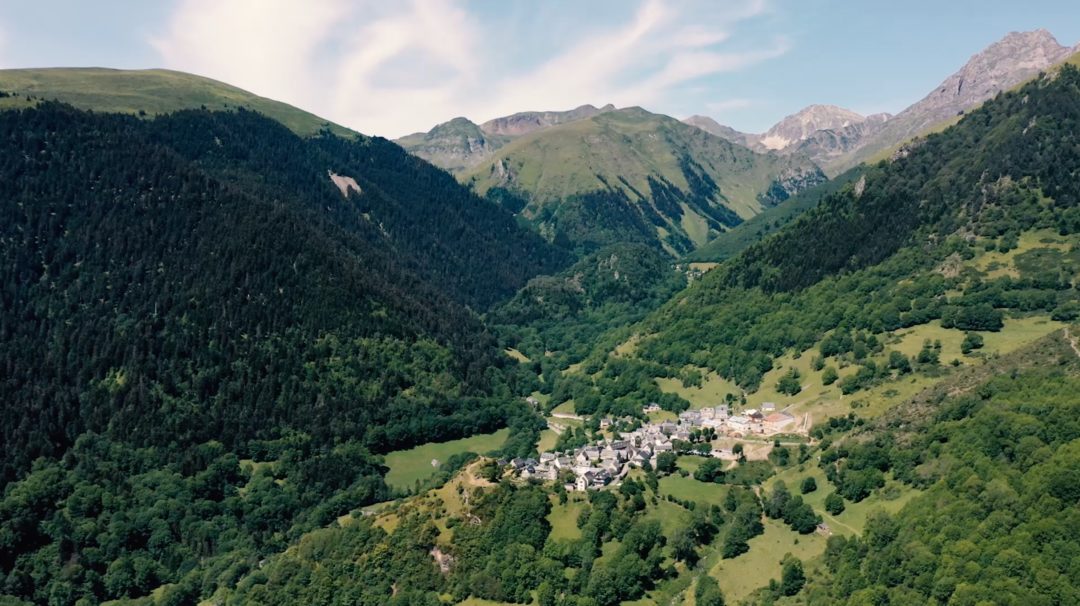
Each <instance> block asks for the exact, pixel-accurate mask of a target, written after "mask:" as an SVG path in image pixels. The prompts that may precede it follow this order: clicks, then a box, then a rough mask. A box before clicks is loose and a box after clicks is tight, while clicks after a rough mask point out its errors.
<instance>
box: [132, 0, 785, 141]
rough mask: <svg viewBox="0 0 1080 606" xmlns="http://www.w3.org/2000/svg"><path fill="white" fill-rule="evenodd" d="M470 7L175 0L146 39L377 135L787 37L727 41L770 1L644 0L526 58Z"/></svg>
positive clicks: (585, 89)
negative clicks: (510, 60) (512, 61)
mask: <svg viewBox="0 0 1080 606" xmlns="http://www.w3.org/2000/svg"><path fill="white" fill-rule="evenodd" d="M529 6H530V5H524V7H525V8H526V9H528V8H529ZM617 6H619V7H621V6H623V5H622V4H619V5H617ZM519 8H521V7H519ZM476 9H477V5H470V4H468V3H464V2H461V1H458V0H412V1H411V2H408V3H402V4H398V3H384V2H378V1H377V0H366V1H363V2H353V1H349V0H311V1H306V2H305V1H301V0H183V1H182V2H181V4H180V5H179V6H178V7H177V9H176V10H175V12H174V13H173V15H172V16H171V19H170V21H169V24H168V26H167V27H166V29H165V31H164V32H163V33H162V34H160V35H158V36H156V37H155V38H154V39H153V40H152V44H153V46H154V47H155V48H156V49H157V50H158V52H159V54H160V55H161V58H162V60H163V61H164V63H165V65H166V66H167V67H171V68H174V69H180V70H185V71H191V72H195V73H199V74H202V75H206V76H210V77H214V78H218V79H221V80H224V81H226V82H229V83H231V84H235V85H237V86H241V87H243V88H247V89H249V90H251V91H253V92H256V93H258V94H261V95H265V96H268V97H273V98H276V99H280V100H282V101H286V102H289V103H293V104H296V105H299V106H301V107H303V108H305V109H308V110H310V111H313V112H315V113H318V114H320V115H323V116H325V117H327V118H330V119H332V120H335V121H337V122H340V123H342V124H345V125H347V126H350V127H353V128H355V129H357V130H360V131H361V132H366V133H372V134H381V135H386V136H400V135H402V134H406V133H408V132H413V131H416V130H426V129H428V128H430V127H431V126H433V125H434V124H435V123H437V122H442V121H444V120H447V119H449V118H451V117H454V116H458V115H465V116H468V117H469V118H471V119H473V120H476V121H483V120H486V119H488V118H492V117H495V116H499V115H504V114H507V113H512V112H515V111H522V110H527V109H566V108H570V107H574V106H576V105H580V104H583V103H598V104H599V103H608V102H611V103H615V104H616V105H652V104H662V103H663V102H664V101H665V99H666V98H667V97H669V96H670V95H672V94H673V89H675V88H676V87H678V86H682V85H686V84H688V83H691V82H693V81H694V80H696V79H700V78H703V77H708V76H711V75H714V74H718V73H722V72H729V71H734V70H738V69H742V68H745V67H747V66H750V65H753V64H755V63H758V62H761V61H765V60H767V59H769V58H772V57H775V56H778V55H780V54H782V53H784V52H786V51H787V48H788V47H787V44H786V42H785V41H784V40H783V39H782V38H775V39H774V41H773V42H771V43H760V42H757V43H754V44H753V45H752V46H751V47H750V48H745V49H741V50H727V49H725V48H724V47H725V45H727V44H729V42H730V41H731V39H732V37H733V35H734V33H736V32H735V28H736V26H737V25H738V24H739V23H740V22H742V21H745V20H747V19H750V18H753V17H755V16H758V15H761V14H763V13H765V12H767V10H768V7H767V6H766V4H765V3H764V1H763V0H749V1H740V0H730V1H728V2H715V1H711V0H703V1H701V2H699V3H696V4H694V5H688V4H685V3H680V4H669V3H667V2H663V1H661V0H642V1H641V2H640V3H639V4H638V5H637V6H636V7H635V8H634V10H632V11H629V14H627V15H625V16H622V17H621V19H620V18H619V17H618V15H621V14H622V13H623V11H614V12H613V13H611V14H614V15H616V18H615V19H613V20H612V21H611V22H607V23H602V24H598V25H595V26H594V25H589V26H588V27H586V28H585V30H584V31H583V32H581V31H578V32H577V33H576V34H575V35H574V37H573V38H572V39H569V40H565V41H562V40H560V44H559V45H558V47H557V48H558V50H556V51H548V53H547V54H546V55H543V56H538V57H534V58H533V59H534V60H533V61H532V62H531V63H529V64H526V65H521V64H517V65H507V64H506V62H502V61H497V60H496V59H500V58H503V56H502V54H504V53H505V52H506V48H505V46H503V47H500V42H501V43H502V44H504V45H505V43H506V42H505V41H506V40H510V41H512V42H513V41H515V36H514V32H495V31H494V28H496V27H499V26H498V25H493V24H492V23H491V15H483V14H481V12H480V11H478V10H476ZM539 12H540V11H538V14H539ZM560 18H561V15H560ZM567 18H573V17H572V16H571V17H567ZM518 26H520V25H518ZM529 26H531V27H538V28H542V27H543V26H544V25H543V23H530V24H529ZM494 33H498V34H500V35H498V36H496V35H492V34H494ZM522 44H523V45H524V44H526V43H525V42H522ZM514 50H525V51H528V50H530V49H529V48H527V47H524V46H523V47H522V48H516V49H514ZM518 54H523V55H526V56H527V55H528V54H529V53H528V52H525V53H518Z"/></svg>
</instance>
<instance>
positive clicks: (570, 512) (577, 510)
mask: <svg viewBox="0 0 1080 606" xmlns="http://www.w3.org/2000/svg"><path fill="white" fill-rule="evenodd" d="M569 497H570V498H569V500H567V502H566V504H565V505H559V501H558V499H557V498H555V496H554V495H552V497H551V499H552V505H551V513H549V514H548V518H547V519H548V522H549V523H551V535H549V536H550V538H551V540H553V541H557V540H561V539H570V540H574V539H580V538H581V529H580V528H578V527H577V518H578V515H580V514H581V510H583V509H585V505H586V503H587V502H588V500H587V499H586V498H585V496H583V495H579V494H572V495H569Z"/></svg>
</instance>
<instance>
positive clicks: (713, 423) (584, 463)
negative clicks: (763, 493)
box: [507, 402, 809, 491]
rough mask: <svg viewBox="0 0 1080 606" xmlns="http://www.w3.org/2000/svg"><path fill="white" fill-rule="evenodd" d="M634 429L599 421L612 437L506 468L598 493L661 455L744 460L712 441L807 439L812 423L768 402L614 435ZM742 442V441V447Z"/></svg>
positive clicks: (690, 413) (701, 412) (684, 415)
mask: <svg viewBox="0 0 1080 606" xmlns="http://www.w3.org/2000/svg"><path fill="white" fill-rule="evenodd" d="M660 411H661V409H660V407H659V406H658V405H657V404H649V405H648V406H646V407H644V409H643V412H644V413H645V414H647V415H648V414H655V413H659V412H660ZM623 423H625V424H635V423H634V420H633V419H630V418H629V417H627V418H625V419H612V418H610V417H605V418H603V419H601V420H600V423H599V426H600V429H601V431H605V433H607V434H608V437H605V438H603V439H600V440H597V441H596V442H594V443H591V444H587V445H585V446H581V447H579V448H576V449H573V450H572V451H565V452H544V453H541V454H540V458H539V460H537V459H531V458H530V459H520V458H519V459H513V460H512V461H508V462H507V463H508V464H509V465H510V466H511V467H512V468H513V469H512V471H513V473H514V474H515V475H517V476H518V477H520V478H522V479H526V480H537V481H550V482H555V481H562V482H563V483H564V487H565V489H566V490H568V491H586V490H599V489H602V488H604V487H606V486H609V485H612V484H618V482H619V481H620V480H621V479H622V478H624V477H625V476H626V474H628V473H629V472H630V470H631V469H634V468H640V467H644V466H645V465H646V464H648V465H649V466H651V468H654V469H655V468H656V467H657V458H658V457H659V455H660V454H661V453H664V452H671V453H674V454H684V453H688V452H693V453H695V454H701V455H707V456H711V457H715V458H718V459H723V460H727V461H736V460H737V459H738V458H739V455H738V452H737V449H735V448H716V447H713V446H712V441H713V440H715V439H717V438H720V437H726V438H733V439H736V440H741V439H743V438H751V439H755V438H756V439H758V440H760V438H769V437H773V436H776V435H779V434H803V435H805V434H806V433H807V430H808V426H809V423H808V422H805V421H804V422H803V423H798V422H797V421H796V418H795V417H794V416H792V415H791V414H789V413H787V412H785V411H778V410H777V409H776V405H775V404H773V403H771V402H765V403H763V404H762V405H761V407H760V409H754V408H751V409H747V410H744V411H742V412H740V413H739V414H732V411H731V407H730V406H729V405H727V404H720V405H718V406H715V407H706V408H701V409H698V410H687V411H683V412H681V413H679V416H678V418H677V420H666V421H653V422H648V423H645V424H642V425H640V426H639V427H637V428H636V429H633V430H630V431H618V432H611V431H610V430H611V429H612V428H613V427H615V426H616V425H619V424H623ZM737 443H738V442H737Z"/></svg>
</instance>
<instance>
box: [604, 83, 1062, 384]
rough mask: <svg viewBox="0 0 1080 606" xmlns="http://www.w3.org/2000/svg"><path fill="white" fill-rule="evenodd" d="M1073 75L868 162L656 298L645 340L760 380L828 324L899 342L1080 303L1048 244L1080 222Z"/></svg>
mask: <svg viewBox="0 0 1080 606" xmlns="http://www.w3.org/2000/svg"><path fill="white" fill-rule="evenodd" d="M1078 82H1080V70H1077V69H1076V68H1073V67H1071V66H1067V67H1066V68H1063V69H1061V70H1059V71H1058V72H1055V73H1054V74H1052V75H1050V76H1047V77H1045V78H1040V79H1037V80H1036V81H1034V82H1031V83H1029V84H1027V85H1025V86H1024V87H1023V88H1021V89H1020V90H1019V91H1017V92H1013V93H1008V94H1005V95H1003V96H1000V97H999V98H996V99H995V100H993V101H991V102H988V103H987V104H985V105H984V106H983V107H982V108H980V109H978V110H976V111H974V112H971V113H969V114H968V115H967V116H965V117H964V119H962V120H961V121H960V122H959V123H958V124H957V125H955V126H953V127H951V128H949V129H947V130H946V131H945V132H944V133H941V134H936V135H931V136H929V137H928V138H927V139H926V140H925V142H924V143H923V144H922V145H920V146H916V147H914V148H912V149H910V150H908V153H907V154H906V155H904V156H902V157H899V158H897V159H896V160H894V161H893V162H891V163H886V164H882V165H878V166H875V167H869V168H866V169H865V172H864V173H863V174H862V175H860V176H859V177H858V179H856V180H854V181H853V182H849V183H847V184H846V185H844V186H843V187H841V188H840V190H839V191H835V192H832V193H829V194H827V195H825V196H824V198H823V199H822V200H821V202H820V203H818V204H817V205H816V206H814V208H812V209H811V210H808V211H806V212H805V213H804V214H802V215H801V216H800V217H799V218H798V219H796V220H794V221H792V222H790V223H789V224H788V225H787V226H785V227H784V228H783V229H781V230H780V231H779V232H777V233H775V234H774V235H772V236H770V237H767V238H765V239H764V240H762V241H760V242H758V243H756V244H753V245H751V246H749V247H748V248H746V249H745V250H743V251H742V252H741V253H740V254H739V255H738V256H736V257H734V258H733V259H730V260H729V261H728V262H726V263H725V264H723V265H721V266H720V267H718V268H716V269H713V270H712V271H710V272H709V273H707V274H706V275H705V276H703V277H702V279H701V280H699V281H696V282H695V283H694V285H693V287H691V288H689V289H687V290H686V291H684V292H683V293H681V294H679V295H677V296H676V297H675V298H673V299H672V301H670V302H669V303H668V304H667V305H665V306H664V307H663V308H661V309H660V310H658V311H657V312H656V313H655V314H654V315H653V316H652V318H651V319H649V320H646V321H645V322H644V323H643V324H642V325H641V326H640V327H639V328H638V329H637V331H638V332H639V333H640V334H642V335H648V338H643V339H642V340H641V341H639V342H637V343H636V346H635V352H636V354H635V355H636V356H637V357H639V358H641V359H642V360H643V361H644V362H646V363H656V364H661V365H663V366H665V367H667V368H668V372H679V371H680V370H681V369H684V367H685V366H686V365H693V366H695V367H700V369H701V371H702V372H703V373H704V372H712V373H716V374H717V375H718V376H720V377H723V378H724V379H727V380H730V381H733V382H735V383H736V384H738V385H739V386H741V387H743V388H744V389H747V390H755V389H757V388H758V387H760V386H761V382H762V377H763V375H764V374H765V373H766V372H768V371H769V370H771V369H772V368H773V364H774V363H775V361H776V360H777V358H778V357H780V356H781V355H782V354H783V352H785V351H788V350H791V349H793V350H794V351H795V352H796V353H799V354H800V355H802V353H803V352H805V351H806V350H807V349H809V348H810V347H813V346H814V345H815V343H817V342H819V340H821V339H822V338H823V337H825V336H826V334H827V333H829V332H830V331H845V332H846V331H858V330H862V331H869V332H871V333H873V334H877V335H882V336H881V337H876V338H879V339H880V338H884V339H886V341H889V340H890V339H892V338H893V337H894V336H896V331H901V330H905V329H910V328H912V327H917V326H921V325H926V324H927V323H930V322H932V321H939V322H940V324H941V325H942V326H950V325H953V326H957V327H958V328H961V329H964V328H965V327H968V328H966V329H968V330H981V329H982V328H971V327H975V326H992V328H990V330H1000V329H1001V323H1000V322H1001V318H1002V317H1003V314H1009V315H1008V317H1009V318H1017V319H1019V318H1024V317H1027V316H1030V315H1032V314H1040V315H1044V316H1049V315H1051V314H1057V315H1058V316H1059V317H1066V318H1067V317H1070V313H1067V312H1065V311H1063V310H1066V309H1071V308H1072V307H1073V306H1075V305H1076V299H1077V294H1076V293H1077V291H1076V290H1075V289H1073V288H1072V285H1073V284H1074V283H1076V281H1077V275H1076V272H1077V271H1078V269H1080V268H1077V267H1076V266H1075V264H1074V263H1073V262H1072V261H1069V262H1066V261H1065V260H1064V259H1063V258H1058V257H1057V255H1056V254H1054V253H1051V252H1050V251H1049V249H1048V247H1058V246H1061V247H1064V248H1063V249H1062V250H1068V249H1069V247H1070V246H1072V245H1073V244H1074V243H1075V242H1074V241H1075V240H1076V234H1077V233H1080V223H1077V222H1076V221H1077V220H1078V218H1080V189H1077V187H1076V184H1075V182H1074V181H1073V180H1072V179H1071V177H1070V176H1069V175H1071V169H1066V170H1059V168H1060V167H1076V166H1080V155H1078V154H1077V149H1080V148H1077V147H1075V146H1073V144H1072V142H1073V140H1074V139H1076V138H1077V137H1078V136H1080V133H1078V132H1077V130H1076V129H1075V128H1072V127H1071V126H1070V125H1071V124H1073V123H1074V122H1073V121H1075V120H1076V119H1077V117H1080V95H1077V94H1076V92H1075V90H1076V89H1075V88H1074V86H1075V85H1076V84H1077V83H1078ZM1039 230H1042V231H1039ZM1051 234H1058V235H1057V236H1051ZM1020 241H1024V242H1025V249H1024V250H1030V249H1033V248H1038V249H1039V251H1040V252H1038V253H1032V254H1031V255H1029V256H1024V255H1019V254H1016V253H1014V254H1016V261H1015V263H1016V265H1015V266H1013V267H1014V269H1012V270H1006V269H1004V268H1003V267H1002V266H1001V265H1000V263H1001V261H999V262H998V263H999V265H993V266H991V265H989V263H990V261H991V259H993V258H994V257H995V256H996V255H994V254H992V252H991V251H997V254H1002V253H1006V252H1009V251H1014V250H1016V249H1017V247H1018V245H1019V242H1020ZM1040 241H1046V242H1048V244H1045V245H1040V244H1039V242H1040ZM1051 241H1052V242H1054V244H1049V242H1051ZM1020 252H1022V251H1020ZM1008 258H1012V256H1010V257H1008ZM1051 258H1054V259H1058V260H1057V261H1054V260H1051ZM1059 262H1060V263H1064V264H1065V265H1063V266H1060V267H1059V266H1058V265H1057V264H1058V263H1059ZM1018 267H1022V268H1024V269H1017V268H1018ZM998 268H1001V270H1002V271H1003V272H1004V273H998V272H997V269H998ZM1059 271H1060V273H1059ZM1044 272H1047V273H1046V275H1045V277H1046V278H1047V280H1046V281H1045V282H1040V281H1039V279H1038V278H1037V277H1036V276H1039V275H1043V274H1044ZM1050 274H1053V275H1054V276H1055V277H1054V278H1053V279H1050ZM1036 300H1037V301H1038V303H1035V301H1036ZM1059 312H1060V313H1059ZM976 313H980V314H981V313H986V314H988V317H990V318H991V320H990V321H989V323H987V324H982V323H981V320H976V319H974V315H975V314H976ZM955 314H959V315H961V316H963V317H964V318H965V319H964V320H963V321H961V322H959V323H957V322H955V320H954V318H955V317H958V316H956V315H955ZM967 314H971V315H972V318H971V320H970V322H969V320H968V319H967V318H968V316H967ZM793 318H799V320H798V322H797V326H798V328H797V329H793V328H792V323H793V322H794V320H793ZM751 344H752V345H751ZM594 353H595V354H596V355H597V356H601V357H600V358H599V359H606V355H607V352H594ZM593 363H594V364H595V363H596V362H595V361H594V362H593Z"/></svg>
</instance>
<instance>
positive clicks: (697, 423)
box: [645, 402, 795, 437]
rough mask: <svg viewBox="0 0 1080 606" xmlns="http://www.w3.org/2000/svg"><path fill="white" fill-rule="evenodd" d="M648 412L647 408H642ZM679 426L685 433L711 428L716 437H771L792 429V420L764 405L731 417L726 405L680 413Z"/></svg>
mask: <svg viewBox="0 0 1080 606" xmlns="http://www.w3.org/2000/svg"><path fill="white" fill-rule="evenodd" d="M645 410H646V412H648V410H649V407H646V408H645ZM679 425H680V426H682V427H683V428H684V430H688V429H693V428H701V427H712V428H714V429H715V430H716V431H717V433H725V434H726V435H729V436H731V437H743V436H746V435H751V434H757V435H765V436H768V435H773V434H777V433H782V432H785V431H790V430H792V429H794V425H795V417H793V416H791V415H789V414H788V413H786V412H780V411H777V410H776V404H773V403H772V402H765V403H764V404H762V405H761V409H760V410H759V409H756V408H751V409H749V410H745V411H743V412H742V413H740V414H737V415H733V414H731V409H730V407H729V406H728V405H726V404H721V405H720V406H716V407H714V408H702V409H700V410H687V411H684V412H681V413H679Z"/></svg>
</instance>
